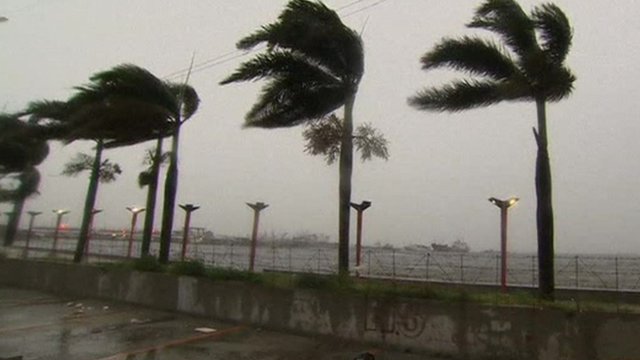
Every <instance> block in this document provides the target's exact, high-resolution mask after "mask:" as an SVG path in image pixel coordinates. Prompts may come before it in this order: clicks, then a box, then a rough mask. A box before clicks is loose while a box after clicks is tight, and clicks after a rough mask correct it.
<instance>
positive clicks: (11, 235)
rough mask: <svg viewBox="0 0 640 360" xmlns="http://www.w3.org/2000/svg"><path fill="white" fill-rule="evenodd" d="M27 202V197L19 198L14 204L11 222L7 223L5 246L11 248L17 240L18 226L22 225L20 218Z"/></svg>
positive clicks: (10, 217) (10, 216)
mask: <svg viewBox="0 0 640 360" xmlns="http://www.w3.org/2000/svg"><path fill="white" fill-rule="evenodd" d="M26 200H27V198H26V197H23V196H21V197H19V198H18V199H16V200H15V201H14V203H13V211H12V212H11V214H10V215H9V221H8V222H7V229H6V232H5V237H4V246H11V245H13V242H14V240H15V238H16V233H17V232H18V225H19V224H20V216H21V215H22V209H23V208H24V203H25V201H26Z"/></svg>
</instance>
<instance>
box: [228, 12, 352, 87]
mask: <svg viewBox="0 0 640 360" xmlns="http://www.w3.org/2000/svg"><path fill="white" fill-rule="evenodd" d="M262 42H265V43H267V45H268V49H276V48H281V49H289V50H295V51H299V52H301V53H303V54H304V55H305V56H307V57H309V58H313V59H315V60H316V61H317V62H319V63H321V64H324V66H326V67H327V68H328V69H331V71H332V72H333V73H334V74H335V75H336V76H339V77H341V78H343V79H344V80H345V81H349V82H351V83H352V84H354V85H357V83H358V82H359V81H360V78H361V77H362V74H363V73H364V49H363V45H362V39H361V38H360V35H359V34H358V33H357V32H355V31H353V30H352V29H349V28H348V27H346V26H345V25H344V24H343V23H342V21H341V20H340V17H339V16H338V14H337V13H336V12H335V11H333V10H331V9H329V8H328V7H327V6H325V5H324V4H323V3H321V2H319V1H317V2H312V1H307V0H292V1H290V2H289V3H288V5H287V7H286V8H285V10H284V11H283V12H282V13H281V14H280V16H279V17H278V21H277V22H275V23H273V24H270V25H266V26H263V27H261V28H260V29H259V30H258V31H256V32H254V33H253V34H251V35H249V36H247V37H245V38H244V39H242V40H240V41H239V42H238V44H237V46H238V48H240V49H249V48H252V47H254V46H256V45H257V44H259V43H262Z"/></svg>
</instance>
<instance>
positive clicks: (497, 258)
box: [496, 254, 500, 285]
mask: <svg viewBox="0 0 640 360" xmlns="http://www.w3.org/2000/svg"><path fill="white" fill-rule="evenodd" d="M498 284H500V255H498V254H496V285H498Z"/></svg>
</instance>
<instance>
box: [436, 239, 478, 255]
mask: <svg viewBox="0 0 640 360" xmlns="http://www.w3.org/2000/svg"><path fill="white" fill-rule="evenodd" d="M431 250H433V251H439V252H461V253H467V252H469V250H471V249H470V248H469V245H468V244H467V243H466V242H464V241H462V240H456V241H454V242H453V244H451V245H449V244H436V243H431Z"/></svg>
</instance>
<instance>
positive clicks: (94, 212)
mask: <svg viewBox="0 0 640 360" xmlns="http://www.w3.org/2000/svg"><path fill="white" fill-rule="evenodd" d="M101 212H102V209H93V210H91V218H89V233H88V234H87V241H86V242H85V243H84V255H85V260H86V257H87V256H88V255H89V242H90V241H91V233H92V232H93V220H94V219H95V216H96V215H97V214H99V213H101Z"/></svg>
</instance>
